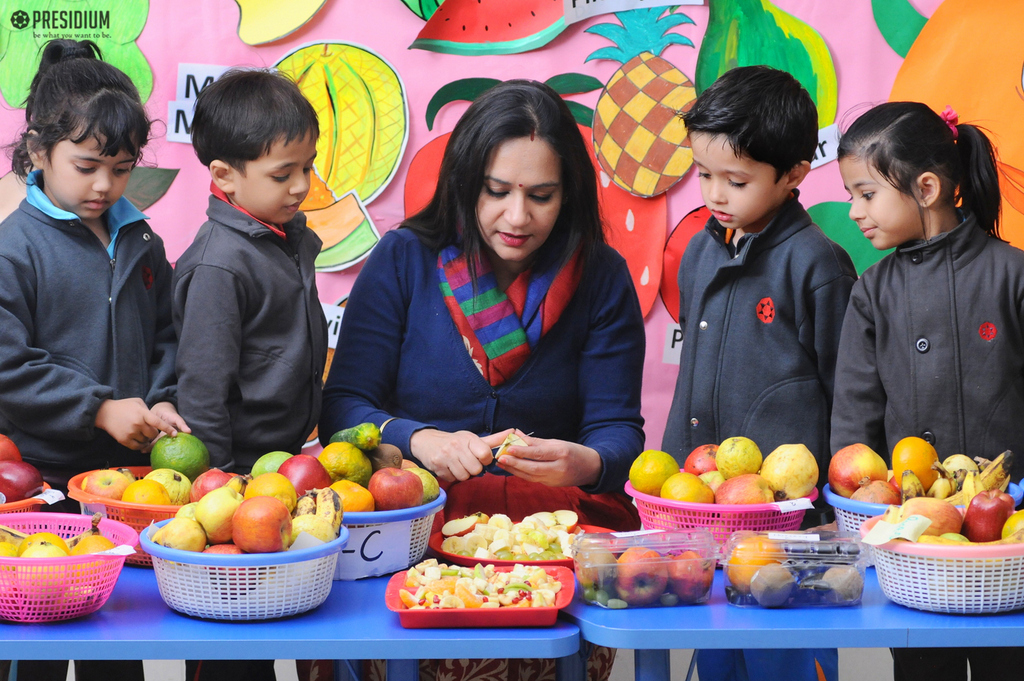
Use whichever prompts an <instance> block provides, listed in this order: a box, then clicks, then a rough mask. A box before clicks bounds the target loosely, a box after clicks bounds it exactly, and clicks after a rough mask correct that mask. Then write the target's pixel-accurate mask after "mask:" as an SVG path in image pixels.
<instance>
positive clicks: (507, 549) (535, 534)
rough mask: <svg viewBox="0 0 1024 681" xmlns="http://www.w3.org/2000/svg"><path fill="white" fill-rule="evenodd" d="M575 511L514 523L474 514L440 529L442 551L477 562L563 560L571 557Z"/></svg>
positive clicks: (541, 514) (499, 515) (499, 516)
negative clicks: (442, 539)
mask: <svg viewBox="0 0 1024 681" xmlns="http://www.w3.org/2000/svg"><path fill="white" fill-rule="evenodd" d="M578 522H579V516H577V514H576V513H575V512H574V511H565V510H560V511H554V512H549V511H541V512H539V513H534V514H532V515H528V516H526V517H525V518H523V519H522V521H521V522H518V523H513V522H512V520H511V519H510V518H509V517H508V516H507V515H504V514H503V513H495V514H494V515H493V516H488V515H487V514H486V513H475V514H473V515H470V516H466V517H464V518H456V519H454V520H449V521H448V522H447V523H445V524H444V526H443V527H442V528H441V534H442V535H444V536H445V540H444V541H443V542H442V543H441V550H442V551H444V552H445V553H451V554H454V555H457V556H465V557H471V558H475V559H477V560H530V561H536V560H563V559H566V558H568V557H569V556H571V555H572V539H573V533H574V532H576V531H577V523H578Z"/></svg>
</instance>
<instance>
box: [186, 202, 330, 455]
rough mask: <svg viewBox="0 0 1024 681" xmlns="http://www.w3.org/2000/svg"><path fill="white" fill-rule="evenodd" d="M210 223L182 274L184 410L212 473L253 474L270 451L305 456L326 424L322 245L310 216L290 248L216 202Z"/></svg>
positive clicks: (289, 231)
mask: <svg viewBox="0 0 1024 681" xmlns="http://www.w3.org/2000/svg"><path fill="white" fill-rule="evenodd" d="M206 215H207V217H208V218H209V220H208V221H207V222H206V223H204V224H203V226H202V227H201V228H200V229H199V233H198V234H197V235H196V238H195V241H193V242H192V245H191V246H189V247H188V249H187V250H186V251H185V253H184V254H182V256H181V258H179V259H178V262H177V264H176V266H175V270H174V327H175V329H177V331H178V349H179V352H178V361H177V370H178V410H179V412H180V413H181V415H182V417H183V418H184V419H185V421H186V422H187V423H188V424H189V426H190V427H191V428H192V433H193V434H194V435H195V436H196V437H198V438H199V439H200V440H202V441H203V442H204V443H205V444H206V446H207V448H208V449H209V450H210V463H211V465H213V466H216V467H218V468H223V469H227V470H232V469H237V470H239V471H241V472H248V469H249V468H251V467H252V465H253V463H255V462H256V459H258V458H259V457H260V456H262V455H264V454H266V453H267V452H271V451H275V450H282V451H286V452H291V453H292V454H298V453H299V449H300V448H301V447H302V445H303V443H304V442H305V441H306V437H307V436H308V435H309V434H310V432H311V431H312V430H313V427H314V426H316V423H317V420H318V419H319V418H320V400H321V392H322V389H323V380H322V379H323V370H324V362H325V361H326V358H327V322H326V320H325V319H324V313H323V308H322V307H321V306H320V300H319V297H318V295H317V289H316V278H315V271H314V268H313V261H314V260H315V259H316V256H317V254H319V253H320V244H321V242H320V238H319V237H318V236H317V235H316V234H315V233H314V232H313V231H312V230H310V229H309V228H308V227H306V217H305V216H304V215H303V214H302V213H298V214H297V215H296V217H295V218H293V219H292V220H291V221H289V222H287V223H285V224H284V225H283V229H284V231H285V234H286V235H287V240H285V239H282V238H281V237H279V236H277V235H276V234H274V233H273V232H271V231H270V229H268V228H267V227H266V226H265V225H263V224H262V223H260V222H259V221H257V220H255V219H254V218H251V217H249V216H248V215H246V214H245V213H243V212H241V211H240V210H238V209H237V208H235V207H234V206H232V205H231V204H229V203H226V202H224V201H222V200H220V199H218V198H216V197H213V196H211V197H210V205H209V208H208V209H207V211H206Z"/></svg>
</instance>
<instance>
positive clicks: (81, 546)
mask: <svg viewBox="0 0 1024 681" xmlns="http://www.w3.org/2000/svg"><path fill="white" fill-rule="evenodd" d="M114 546H116V544H114V542H112V541H110V540H109V539H107V538H106V537H104V536H103V535H102V534H91V535H89V536H88V537H86V538H85V539H83V540H82V541H80V542H78V543H77V544H75V548H73V549H71V555H72V556H81V555H82V554H85V553H99V552H100V551H107V550H109V549H112V548H114Z"/></svg>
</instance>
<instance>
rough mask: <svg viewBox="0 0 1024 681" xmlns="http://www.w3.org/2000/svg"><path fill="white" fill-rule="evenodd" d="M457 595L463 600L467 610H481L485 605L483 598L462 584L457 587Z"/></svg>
mask: <svg viewBox="0 0 1024 681" xmlns="http://www.w3.org/2000/svg"><path fill="white" fill-rule="evenodd" d="M455 595H456V596H458V597H459V598H460V599H461V600H462V602H463V604H465V606H466V607H467V608H479V607H480V606H481V605H483V604H484V600H483V599H482V598H480V597H479V596H477V595H476V594H475V593H473V592H472V591H470V590H469V589H467V588H466V587H465V586H464V585H462V584H457V585H456V586H455Z"/></svg>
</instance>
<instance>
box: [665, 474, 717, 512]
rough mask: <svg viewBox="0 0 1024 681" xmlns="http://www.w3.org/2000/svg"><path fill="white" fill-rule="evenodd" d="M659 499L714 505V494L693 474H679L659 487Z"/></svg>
mask: <svg viewBox="0 0 1024 681" xmlns="http://www.w3.org/2000/svg"><path fill="white" fill-rule="evenodd" d="M661 498H662V499H671V500H672V501H688V502H691V503H696V504H713V503H715V493H714V492H713V491H711V488H710V487H708V485H707V483H706V482H704V481H703V480H701V479H700V478H698V477H697V476H696V475H694V474H693V473H686V472H679V473H676V474H675V475H673V476H672V477H670V478H669V479H668V480H666V481H665V484H663V485H662V486H661Z"/></svg>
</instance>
